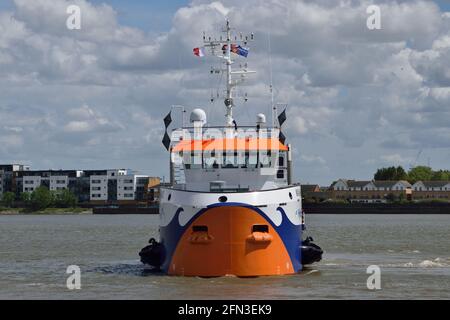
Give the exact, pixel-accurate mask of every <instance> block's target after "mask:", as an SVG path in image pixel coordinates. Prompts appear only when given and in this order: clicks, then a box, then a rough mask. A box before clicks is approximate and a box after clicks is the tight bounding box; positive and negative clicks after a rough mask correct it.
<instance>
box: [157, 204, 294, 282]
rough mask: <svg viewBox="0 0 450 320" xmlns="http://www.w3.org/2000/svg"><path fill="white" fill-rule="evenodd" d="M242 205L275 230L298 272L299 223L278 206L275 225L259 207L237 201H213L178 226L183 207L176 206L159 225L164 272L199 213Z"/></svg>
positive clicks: (166, 270)
mask: <svg viewBox="0 0 450 320" xmlns="http://www.w3.org/2000/svg"><path fill="white" fill-rule="evenodd" d="M225 206H226V207H242V208H247V209H250V210H253V211H255V212H256V213H258V214H259V215H261V216H262V217H263V218H264V219H265V220H266V221H267V222H268V223H270V224H271V226H272V227H273V228H274V230H276V232H277V233H278V235H279V236H280V238H281V239H282V240H283V243H284V246H285V247H286V250H287V252H288V254H289V257H290V258H291V262H292V266H293V269H294V270H295V272H299V271H301V270H302V264H301V250H300V246H301V243H302V241H301V239H302V229H301V226H300V225H295V224H293V223H292V222H291V221H290V220H289V218H288V217H287V215H286V212H285V211H284V209H283V208H281V207H278V208H277V211H279V212H280V213H281V215H282V222H281V225H279V226H276V225H275V224H274V223H273V221H272V220H271V219H270V218H269V217H268V216H267V215H266V214H265V213H264V212H263V211H262V210H260V209H259V208H257V207H255V206H252V205H249V204H246V203H238V202H229V203H215V204H212V205H209V206H208V207H207V208H204V209H201V210H200V211H199V212H197V213H196V214H195V215H194V216H193V217H192V218H191V219H190V220H189V221H188V223H186V225H185V226H180V224H179V222H178V221H179V216H180V214H181V213H182V212H183V211H184V210H183V208H178V209H177V211H176V213H175V215H174V217H173V219H172V221H171V222H170V223H169V224H168V225H167V226H166V227H161V230H160V234H161V242H162V244H163V245H164V247H165V261H164V263H163V265H162V266H161V269H162V270H163V271H164V272H166V273H167V272H168V270H169V267H170V261H171V260H172V256H173V254H174V253H175V250H176V248H177V246H178V242H179V241H180V239H181V237H182V236H183V234H184V233H185V231H186V230H187V229H189V228H190V227H191V225H192V224H193V223H194V222H195V220H197V219H198V218H199V217H200V216H201V215H203V214H204V213H206V212H207V211H208V210H210V209H213V208H218V207H225Z"/></svg>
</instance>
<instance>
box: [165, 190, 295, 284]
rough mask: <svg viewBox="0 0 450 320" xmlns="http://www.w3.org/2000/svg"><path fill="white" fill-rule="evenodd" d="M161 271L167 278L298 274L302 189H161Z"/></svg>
mask: <svg viewBox="0 0 450 320" xmlns="http://www.w3.org/2000/svg"><path fill="white" fill-rule="evenodd" d="M160 211H161V212H160V215H161V226H160V238H161V239H160V242H161V244H162V245H163V247H164V258H163V261H164V262H163V264H162V266H161V269H162V270H163V271H164V272H166V273H167V274H169V275H179V276H202V277H216V276H225V275H235V276H239V277H252V276H268V275H285V274H294V273H297V272H299V271H301V269H302V264H301V250H300V247H301V241H302V240H301V239H302V234H301V233H302V227H301V223H302V221H301V197H300V188H299V187H289V188H282V189H276V190H269V191H256V192H243V193H203V192H189V191H183V190H174V189H162V191H161V209H160Z"/></svg>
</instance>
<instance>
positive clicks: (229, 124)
mask: <svg viewBox="0 0 450 320" xmlns="http://www.w3.org/2000/svg"><path fill="white" fill-rule="evenodd" d="M231 30H232V28H231V25H230V21H229V20H227V21H226V26H225V29H223V30H222V31H223V32H224V33H225V34H226V35H225V37H226V39H223V37H222V36H221V37H220V39H219V40H217V39H216V38H211V37H208V38H207V37H206V35H205V33H203V41H204V44H205V47H208V48H209V49H210V51H211V53H212V55H213V56H216V57H217V58H220V59H222V60H223V61H224V62H225V68H224V69H218V70H217V69H214V68H211V73H216V74H217V73H221V72H222V73H225V76H226V93H225V97H224V98H225V100H224V103H225V107H226V114H225V126H226V132H227V137H229V138H230V137H232V135H233V130H232V129H234V126H235V125H234V119H233V108H234V107H235V103H234V95H233V90H234V88H235V87H236V86H238V85H239V84H241V83H242V82H244V80H245V77H246V75H247V74H250V73H255V71H249V70H247V64H245V66H244V67H242V66H241V67H240V68H239V69H237V70H233V64H234V61H233V56H232V53H233V52H234V51H233V46H237V45H238V44H243V45H247V44H248V42H249V41H253V40H254V35H253V33H252V34H250V35H247V36H243V35H242V33H240V34H239V37H238V36H233V34H232V32H231ZM234 76H236V77H239V78H237V79H235V78H234ZM246 99H247V98H246Z"/></svg>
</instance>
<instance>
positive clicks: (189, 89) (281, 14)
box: [0, 0, 450, 185]
mask: <svg viewBox="0 0 450 320" xmlns="http://www.w3.org/2000/svg"><path fill="white" fill-rule="evenodd" d="M70 4H77V5H79V6H80V7H81V10H82V28H81V30H68V29H67V28H66V19H67V14H66V8H67V6H68V5H70ZM371 4H377V5H379V6H380V8H381V25H382V29H381V30H369V29H368V28H367V27H366V19H367V17H368V14H367V13H366V9H367V7H368V6H369V5H371ZM224 15H227V17H229V18H230V19H231V21H232V22H233V24H234V25H235V26H236V28H237V29H238V30H242V31H243V32H254V33H255V36H256V40H257V41H255V42H254V43H252V44H251V46H250V56H249V58H248V59H247V60H245V61H244V59H242V60H240V61H239V62H247V63H248V64H249V65H250V67H251V68H252V69H254V70H256V71H257V72H258V73H257V75H256V76H253V77H252V78H251V79H250V80H249V81H248V83H247V84H246V86H245V87H243V88H242V89H240V90H243V91H242V92H241V93H243V92H247V93H248V97H249V101H248V102H246V103H245V102H244V101H243V99H240V100H241V101H240V100H239V99H237V100H238V101H237V104H238V106H237V107H236V109H235V114H236V119H237V121H238V123H240V124H253V123H254V122H255V116H254V115H256V114H257V113H259V112H264V113H266V114H269V110H270V94H269V85H270V71H271V69H272V71H273V84H274V88H275V90H274V93H275V94H274V98H275V101H276V102H279V103H287V104H288V109H287V114H288V120H287V122H286V124H285V128H284V130H285V134H286V136H287V137H288V142H289V143H291V144H292V146H293V148H294V176H295V178H296V180H299V181H301V182H302V183H319V184H321V185H329V184H330V183H331V182H332V181H334V180H337V179H339V178H348V179H364V180H367V179H371V178H372V177H373V173H374V172H375V171H376V169H377V168H379V167H383V166H390V165H402V166H404V167H405V168H409V167H410V166H411V165H414V164H418V165H420V164H424V165H427V164H430V165H431V166H432V167H434V168H435V169H440V168H442V169H450V161H449V159H450V120H449V119H450V118H449V115H450V110H449V108H450V104H449V102H450V1H424V0H408V1H401V0H398V1H387V0H380V1H368V0H351V1H350V0H342V1H335V0H316V1H312V0H302V1H300V0H269V1H261V0H248V1H245V2H243V1H238V0H227V1H206V0H193V1H182V0H176V1H137V0H129V1H121V0H109V1H107V0H104V1H100V0H91V1H87V0H70V1H69V0H34V1H29V0H0V163H11V162H14V163H24V164H28V165H31V167H32V168H34V169H102V168H131V169H134V170H137V171H138V172H140V173H142V174H149V175H157V176H166V177H168V161H169V156H168V154H167V153H166V152H165V149H164V147H163V146H162V144H161V139H162V136H163V129H164V128H163V122H162V118H163V117H164V116H165V115H166V114H167V112H168V111H169V110H170V106H171V105H184V106H186V107H187V108H188V109H193V108H195V107H201V108H204V109H205V110H206V111H207V114H208V118H209V119H215V121H222V119H223V114H224V107H223V104H222V103H221V102H216V103H214V104H211V103H210V97H211V93H216V92H217V88H218V85H219V83H220V82H219V80H220V79H217V78H215V77H213V76H211V75H210V73H209V70H210V67H211V65H216V63H215V62H214V60H212V59H211V58H204V59H197V58H196V57H194V56H193V55H192V48H194V47H197V46H199V45H200V43H201V40H202V32H203V31H207V32H216V31H218V30H219V28H220V25H221V24H222V23H223V21H224V19H225V16H224ZM269 34H270V43H271V50H269V41H268V39H269ZM269 53H270V54H269ZM269 57H270V58H269ZM270 60H271V61H272V68H271V67H270V65H269V61H270ZM174 117H175V118H176V117H177V115H174ZM269 119H270V116H269ZM212 121H213V120H211V122H212ZM216 124H217V123H216ZM218 124H220V122H219V123H218ZM421 150H423V152H422V153H421V155H420V157H419V158H417V155H418V154H419V151H421Z"/></svg>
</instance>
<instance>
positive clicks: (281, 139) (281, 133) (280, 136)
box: [278, 131, 286, 144]
mask: <svg viewBox="0 0 450 320" xmlns="http://www.w3.org/2000/svg"><path fill="white" fill-rule="evenodd" d="M278 138H279V140H280V142H281V143H282V144H284V143H285V142H286V136H285V135H284V134H283V132H281V131H280V135H279V137H278Z"/></svg>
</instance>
